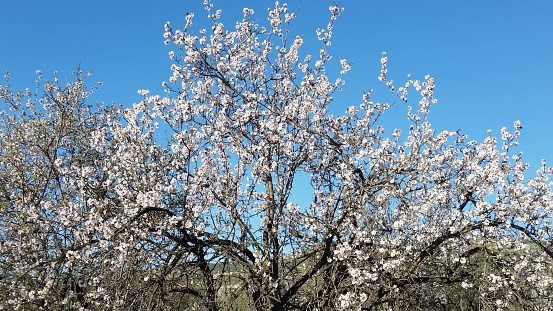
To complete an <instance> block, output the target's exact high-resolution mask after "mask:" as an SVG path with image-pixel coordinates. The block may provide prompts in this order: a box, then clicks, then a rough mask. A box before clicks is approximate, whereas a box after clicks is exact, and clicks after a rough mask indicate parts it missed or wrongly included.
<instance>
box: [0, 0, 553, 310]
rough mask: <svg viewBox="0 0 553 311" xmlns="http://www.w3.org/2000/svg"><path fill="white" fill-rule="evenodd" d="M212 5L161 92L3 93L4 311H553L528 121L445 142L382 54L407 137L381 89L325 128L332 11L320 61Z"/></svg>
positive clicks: (424, 89)
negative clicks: (106, 97) (297, 197)
mask: <svg viewBox="0 0 553 311" xmlns="http://www.w3.org/2000/svg"><path fill="white" fill-rule="evenodd" d="M206 3H207V4H206V10H207V13H208V18H209V19H210V20H211V24H212V27H211V29H198V30H196V31H193V30H192V29H193V24H192V22H193V19H194V14H188V15H187V17H186V25H185V26H184V28H183V29H175V28H173V27H172V26H171V25H170V24H169V23H167V24H166V25H165V29H166V32H165V38H166V44H172V45H173V46H174V47H175V50H174V51H172V52H170V53H169V56H170V58H171V59H172V60H173V61H174V64H173V65H172V67H171V70H172V75H171V77H170V78H169V82H167V83H164V85H165V87H166V89H167V95H164V96H157V95H150V94H149V92H148V91H147V90H141V91H139V92H140V93H141V94H142V95H143V100H142V101H141V102H139V103H137V104H135V105H133V107H131V108H123V107H119V106H101V107H99V108H98V109H92V107H89V106H87V105H86V104H85V99H86V97H87V96H88V95H89V94H90V92H91V91H93V90H95V89H92V90H87V89H86V87H85V83H84V78H85V77H83V73H81V72H80V71H78V72H77V75H76V81H75V82H73V83H70V84H68V85H66V86H62V85H59V83H58V81H57V79H55V81H54V82H46V83H45V84H44V90H45V92H44V95H34V94H32V92H30V91H27V92H26V93H13V92H12V91H11V90H10V87H9V83H8V84H7V85H5V86H2V87H1V90H0V94H1V97H2V99H3V100H4V103H5V104H6V107H7V109H5V111H3V112H2V114H1V121H0V122H1V123H0V135H1V136H0V139H1V141H0V153H1V157H0V178H1V185H0V196H1V197H0V202H1V203H0V204H1V205H0V223H1V226H0V228H1V229H0V230H1V231H0V240H1V244H0V258H1V261H0V298H1V299H0V308H8V309H17V308H19V309H26V310H34V309H36V310H50V309H60V308H71V309H79V308H82V309H90V310H105V309H128V310H177V309H183V310H184V309H188V308H189V309H197V310H227V309H237V310H243V309H255V310H334V309H345V310H359V309H363V310H381V309H383V310H384V309H385V310H388V309H389V308H399V309H407V308H412V309H417V308H418V309H425V310H434V309H435V310H443V309H455V308H464V309H471V308H472V309H476V308H480V309H490V310H491V309H494V310H495V309H501V308H506V309H509V308H538V307H540V308H541V307H544V308H547V307H553V299H552V298H551V297H550V295H549V293H551V291H552V290H553V274H552V271H553V270H552V269H551V268H552V267H551V265H552V263H553V250H552V248H551V247H550V243H551V241H552V234H553V232H552V229H551V217H552V216H553V212H552V205H553V201H552V200H553V197H552V192H551V183H550V181H549V178H550V176H551V174H552V173H553V171H552V170H551V169H550V168H548V167H546V165H545V163H544V164H543V167H541V168H540V169H539V170H538V171H537V172H536V175H535V177H534V178H531V179H529V178H528V177H527V176H526V174H527V173H526V171H527V169H528V165H527V164H525V163H524V162H523V160H522V158H521V155H520V154H513V152H512V149H513V148H514V147H515V146H516V144H517V142H516V139H517V137H518V136H519V134H520V129H521V126H520V123H519V122H515V126H514V130H513V131H512V132H509V131H508V130H507V129H505V128H504V129H502V130H501V138H500V139H497V138H495V137H493V136H489V137H488V138H486V139H485V140H484V141H483V142H475V141H469V140H467V137H466V136H465V135H463V134H462V133H460V132H459V131H455V132H450V131H441V132H437V131H435V130H433V129H432V127H431V125H430V123H429V120H428V111H429V107H430V106H431V105H432V104H433V103H435V102H436V100H435V99H434V96H433V91H434V79H433V78H431V77H429V76H427V77H425V79H424V80H422V81H419V80H413V79H411V78H410V77H409V78H408V80H407V81H406V83H405V84H404V85H402V86H401V87H398V86H396V85H394V83H393V82H392V81H391V80H390V79H389V78H388V73H387V69H386V65H387V61H388V59H387V57H386V55H383V57H382V59H381V63H382V69H381V71H380V80H381V81H383V82H384V83H386V85H387V86H388V87H389V88H390V90H391V92H392V93H394V94H395V95H397V96H398V99H399V101H401V102H402V103H403V104H404V105H405V107H406V113H407V116H408V120H409V121H408V122H409V123H408V124H402V125H401V127H403V128H405V129H407V128H408V130H405V133H404V132H402V131H401V130H400V129H391V130H387V131H385V130H384V128H383V127H382V126H381V124H380V123H379V118H380V116H381V115H382V114H384V113H386V111H387V110H388V109H389V108H390V105H388V104H381V103H377V102H373V101H372V99H371V94H370V93H367V94H364V95H363V96H362V98H360V101H361V100H362V103H360V104H357V105H352V106H351V107H349V108H347V110H346V112H345V114H344V115H342V116H334V115H332V114H330V113H329V106H330V105H331V104H332V102H333V95H334V94H335V93H336V92H339V91H341V88H342V85H343V80H342V78H343V76H344V75H346V73H347V71H348V70H349V69H350V65H349V64H348V63H347V61H345V60H341V61H339V62H336V64H338V63H339V64H340V65H341V68H342V70H341V72H340V73H339V75H338V77H335V78H331V77H329V76H328V75H327V73H326V70H325V69H326V66H328V65H329V64H330V63H334V62H335V61H334V60H331V56H330V54H329V50H328V49H329V46H330V42H331V39H332V29H333V25H334V22H335V20H336V18H337V17H338V16H339V15H340V12H341V9H340V8H339V7H337V6H332V7H330V13H331V14H330V16H331V18H330V22H329V24H328V26H327V28H326V29H324V30H318V31H317V36H318V39H319V41H320V42H321V49H320V50H319V51H318V52H317V54H316V55H310V54H301V53H300V49H301V47H302V43H303V40H302V38H301V37H296V36H291V35H290V34H289V31H288V25H289V23H290V22H292V20H293V19H294V18H295V15H294V14H293V13H288V12H287V7H286V5H279V4H278V3H277V4H276V5H275V7H274V8H273V9H271V10H269V18H268V22H269V23H268V24H267V26H266V27H263V26H261V25H258V23H257V22H256V21H255V19H254V18H253V11H252V10H251V9H247V8H246V9H244V11H243V13H244V18H243V20H242V21H240V22H238V23H236V25H234V27H231V28H226V27H225V26H224V25H223V24H222V23H220V22H219V18H220V15H221V12H220V11H215V12H214V11H213V10H212V9H211V5H210V4H209V2H206ZM40 81H42V78H41V80H40ZM408 92H411V93H415V95H414V96H413V94H409V96H408ZM412 97H415V98H416V99H415V100H414V101H415V103H414V104H413V99H411V98H412ZM293 191H294V192H295V193H297V192H300V191H301V192H302V193H304V194H306V193H307V194H308V195H306V196H305V198H306V199H304V200H302V201H294V200H293V199H292V197H293V196H291V194H292V192H293Z"/></svg>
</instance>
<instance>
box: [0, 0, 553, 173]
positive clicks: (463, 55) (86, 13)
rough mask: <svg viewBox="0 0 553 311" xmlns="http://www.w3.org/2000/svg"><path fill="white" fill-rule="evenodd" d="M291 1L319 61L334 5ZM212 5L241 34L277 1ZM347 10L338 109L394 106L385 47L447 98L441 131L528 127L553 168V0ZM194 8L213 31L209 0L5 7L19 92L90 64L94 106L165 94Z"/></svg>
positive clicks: (472, 134)
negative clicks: (246, 20)
mask: <svg viewBox="0 0 553 311" xmlns="http://www.w3.org/2000/svg"><path fill="white" fill-rule="evenodd" d="M284 2H285V1H281V3H284ZM286 3H287V4H288V8H289V10H290V12H296V14H297V16H298V18H297V19H296V20H295V21H294V22H293V24H292V28H291V34H292V35H300V36H303V38H304V41H305V42H306V45H305V47H304V48H302V50H300V54H302V53H310V54H314V55H317V54H318V49H319V48H320V45H317V42H316V35H315V30H316V29H317V28H325V27H326V25H327V23H328V20H329V17H330V13H329V11H328V7H329V6H330V5H332V3H333V2H332V1H330V0H328V1H327V0H316V1H315V0H312V1H305V0H304V1H299V0H293V1H288V2H286ZM212 4H213V5H214V9H221V10H222V19H221V20H222V22H224V23H225V24H226V25H227V27H228V28H232V27H233V24H234V22H236V21H239V20H241V18H242V8H243V7H249V8H253V9H254V11H255V13H254V19H257V20H258V21H259V22H260V23H262V24H263V23H266V21H267V20H266V16H267V8H268V7H272V6H274V1H265V0H257V1H245V0H235V1H229V0H212ZM340 6H342V7H344V11H343V13H342V15H341V16H340V17H339V19H338V20H337V22H336V24H335V28H334V30H333V34H334V40H333V43H332V46H331V49H330V53H331V54H332V55H333V56H334V59H333V61H334V64H335V65H336V66H339V60H340V59H342V58H345V59H347V60H348V61H349V62H352V63H353V65H352V70H351V71H350V72H349V73H348V75H347V76H346V77H345V79H346V85H345V86H344V89H343V92H342V93H341V94H340V95H339V96H337V97H336V106H334V107H333V109H334V111H336V114H337V113H341V112H343V111H344V110H345V109H346V107H348V106H351V105H358V104H360V103H361V95H362V94H363V92H365V91H368V90H370V89H374V90H375V91H374V92H373V97H372V99H373V100H374V101H389V100H390V98H391V97H390V96H389V94H388V93H387V91H386V89H385V87H384V86H383V85H382V83H381V82H379V81H378V80H377V78H378V73H379V70H380V57H381V54H382V52H383V51H385V52H387V55H388V58H389V60H388V64H389V66H388V74H389V76H390V77H391V78H392V79H393V80H394V81H396V83H397V84H398V85H401V84H403V83H404V81H405V80H406V77H407V74H411V75H412V77H413V78H418V79H423V78H424V76H425V75H427V74H428V75H431V76H432V77H434V78H435V79H436V89H435V96H436V97H437V98H438V100H439V102H438V104H436V105H433V106H432V107H431V112H430V115H429V118H430V122H431V123H432V124H433V126H434V128H436V129H437V130H445V129H447V130H452V131H455V130H457V129H462V131H463V133H465V134H467V135H468V136H469V138H470V139H476V140H482V139H483V138H484V137H486V136H487V135H488V134H487V130H488V129H491V130H492V135H496V136H500V129H501V127H503V126H506V127H507V128H508V129H513V122H514V121H515V120H520V121H521V122H522V126H523V130H522V136H521V139H520V142H521V145H520V147H519V148H518V149H517V150H520V151H523V152H524V155H523V159H524V160H525V162H529V163H530V164H531V171H535V170H537V169H538V168H539V167H540V166H541V159H549V164H551V165H553V143H552V142H553V140H552V139H551V135H552V134H553V122H551V121H550V118H551V117H552V116H553V96H552V95H551V94H549V92H551V91H553V57H552V56H553V18H551V15H552V14H553V1H549V0H533V1H514V0H504V1H476V0H466V1H439V0H433V1H422V0H421V1H408V0H402V1H397V0H389V1H369V0H343V1H341V3H340ZM189 12H194V13H195V15H196V17H195V20H198V21H197V22H195V27H197V28H195V29H196V30H197V29H198V28H199V27H206V26H207V25H208V24H205V23H201V22H200V20H201V19H203V18H204V17H205V11H204V9H203V1H202V0H181V1H177V0H172V1H165V0H158V1H146V0H134V1H111V0H110V1H108V0H96V1H89V0H81V1H74V0H58V1H39V0H20V1H7V2H5V3H3V7H2V10H0V71H1V72H6V71H9V72H10V74H11V82H12V85H13V86H14V88H15V89H16V90H23V89H24V88H25V87H27V86H28V87H32V86H33V85H34V81H35V80H36V74H35V71H36V70H41V71H42V72H43V74H44V75H45V76H46V77H47V78H53V72H54V71H58V72H59V74H60V77H61V79H62V80H63V79H67V81H68V82H70V81H71V79H72V78H71V71H72V70H74V69H75V68H76V67H77V66H78V65H80V66H81V68H82V69H83V70H85V71H93V76H92V78H91V80H89V82H96V81H101V82H103V84H104V85H103V87H101V88H100V90H99V91H98V93H97V94H96V95H95V96H94V97H93V100H95V101H96V102H102V101H103V102H112V101H114V102H116V103H123V104H125V105H132V104H133V103H135V102H138V101H140V99H141V97H140V95H138V93H137V90H138V89H149V90H150V91H151V93H153V94H162V91H163V89H162V87H161V83H162V82H163V81H166V80H168V78H169V77H170V75H171V72H170V70H169V66H170V64H171V61H170V60H169V58H168V52H169V51H170V50H171V49H172V47H171V46H165V45H164V44H163V40H164V38H163V32H164V29H163V25H164V24H165V22H167V21H171V24H172V26H173V27H174V28H180V27H182V26H184V23H185V20H184V17H185V16H186V14H187V13H189ZM4 83H5V81H4V80H1V79H0V84H4ZM392 100H393V99H392ZM392 109H396V110H397V111H396V113H391V114H390V115H391V117H389V119H385V120H384V121H385V122H386V124H389V126H390V127H394V126H397V127H401V126H405V124H406V122H407V120H406V118H405V116H406V114H405V111H404V110H405V108H403V107H402V106H401V105H395V106H394V107H393V108H392ZM402 109H403V110H402ZM396 124H397V125H396ZM391 130H393V129H392V128H390V129H389V131H391Z"/></svg>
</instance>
